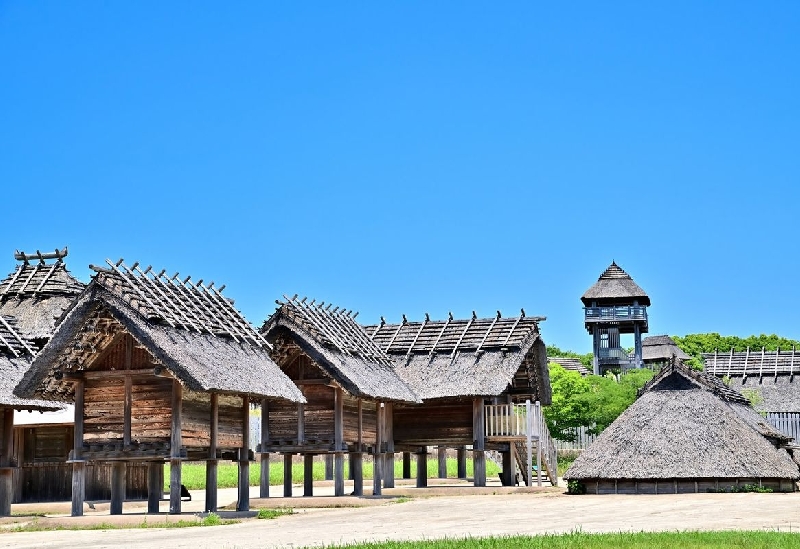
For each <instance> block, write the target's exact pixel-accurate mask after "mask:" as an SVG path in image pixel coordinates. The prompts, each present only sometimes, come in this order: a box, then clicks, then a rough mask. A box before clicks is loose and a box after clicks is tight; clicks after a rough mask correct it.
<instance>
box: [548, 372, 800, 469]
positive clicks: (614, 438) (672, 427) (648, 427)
mask: <svg viewBox="0 0 800 549" xmlns="http://www.w3.org/2000/svg"><path fill="white" fill-rule="evenodd" d="M720 385H721V386H722V387H724V384H722V383H721V382H720V381H719V380H717V379H716V378H714V377H713V376H708V375H705V374H703V373H701V372H694V371H691V370H689V369H688V368H685V367H683V366H680V365H674V366H673V365H669V366H665V367H664V368H662V370H661V372H659V374H657V375H656V377H654V378H653V379H652V380H651V381H650V382H649V383H648V384H647V385H646V386H645V387H644V388H643V392H642V393H641V394H640V396H639V398H638V399H637V400H636V402H634V403H633V404H632V405H631V406H630V407H629V408H628V409H627V410H626V411H625V412H623V413H622V415H620V416H619V417H618V418H617V419H616V420H615V421H614V422H613V423H612V424H611V425H610V426H609V427H608V428H606V429H605V430H604V431H603V432H602V433H601V434H600V436H599V437H598V438H597V440H596V441H595V442H594V443H593V444H592V445H591V446H590V447H589V448H587V449H586V450H585V451H584V452H583V453H582V454H581V456H580V457H579V458H578V459H576V460H575V462H574V463H573V464H572V466H571V467H570V468H569V469H568V470H567V472H566V473H565V474H564V478H565V479H567V480H584V479H617V480H619V479H699V478H706V479H707V478H716V479H724V478H784V479H797V478H800V471H799V470H798V466H797V464H796V463H795V462H794V461H793V460H792V458H791V457H790V456H789V454H788V452H787V451H786V450H784V449H781V448H778V447H777V446H778V445H779V444H781V443H783V442H786V441H787V440H788V437H786V436H785V435H782V434H781V433H778V432H777V431H776V430H775V429H774V428H772V426H770V425H769V424H768V423H766V421H765V420H764V418H762V417H761V416H760V415H758V414H757V413H756V412H755V411H754V410H753V409H752V408H751V407H750V406H749V405H748V404H747V401H746V399H745V398H744V397H742V396H741V395H740V394H738V393H737V392H736V391H733V390H731V389H728V388H727V387H725V388H724V389H723V388H722V387H720Z"/></svg>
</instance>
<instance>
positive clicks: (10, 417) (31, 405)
mask: <svg viewBox="0 0 800 549" xmlns="http://www.w3.org/2000/svg"><path fill="white" fill-rule="evenodd" d="M35 354H36V351H35V350H34V346H33V342H32V341H28V340H26V339H25V338H23V337H22V336H21V335H20V334H19V333H18V332H17V330H16V319H15V318H14V317H12V316H3V315H0V516H9V515H10V514H11V503H12V500H13V499H14V494H15V492H16V490H15V483H14V480H15V478H14V477H16V478H17V480H18V479H19V477H20V476H21V475H20V470H19V465H20V463H19V459H18V458H17V456H16V455H15V453H14V410H38V411H47V410H57V409H58V405H57V404H54V403H52V402H44V401H40V400H31V399H22V398H18V397H16V396H14V394H13V389H14V386H15V385H16V384H17V383H18V382H19V380H20V379H22V376H23V375H24V374H25V372H26V371H27V370H28V368H29V367H30V364H31V361H32V360H33V357H34V355H35Z"/></svg>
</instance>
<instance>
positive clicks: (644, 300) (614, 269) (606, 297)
mask: <svg viewBox="0 0 800 549" xmlns="http://www.w3.org/2000/svg"><path fill="white" fill-rule="evenodd" d="M581 301H583V304H584V305H586V306H587V307H590V306H592V302H593V301H594V302H604V303H607V304H619V305H630V304H632V303H633V302H634V301H637V302H638V303H639V305H644V306H647V307H649V306H650V298H649V297H648V296H647V293H645V291H644V290H643V289H642V288H641V287H639V285H638V284H636V282H634V281H633V279H632V278H631V277H630V275H629V274H628V273H626V272H625V271H624V270H622V268H621V267H619V266H618V265H617V264H616V263H615V262H613V261H612V262H611V265H609V266H608V268H607V269H606V270H605V271H603V274H601V275H600V278H598V279H597V282H595V283H594V284H593V285H592V287H591V288H589V289H588V290H586V292H585V293H584V294H583V296H582V297H581Z"/></svg>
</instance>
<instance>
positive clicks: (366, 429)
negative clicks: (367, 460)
mask: <svg viewBox="0 0 800 549" xmlns="http://www.w3.org/2000/svg"><path fill="white" fill-rule="evenodd" d="M361 417H362V420H363V432H362V440H363V442H364V444H366V445H369V446H372V445H373V444H375V433H376V431H377V427H376V426H377V423H376V422H377V417H378V414H377V403H375V402H370V401H366V400H365V401H364V402H363V404H362V407H361ZM344 441H345V442H346V443H347V444H357V443H358V399H357V398H354V397H352V396H350V395H345V397H344Z"/></svg>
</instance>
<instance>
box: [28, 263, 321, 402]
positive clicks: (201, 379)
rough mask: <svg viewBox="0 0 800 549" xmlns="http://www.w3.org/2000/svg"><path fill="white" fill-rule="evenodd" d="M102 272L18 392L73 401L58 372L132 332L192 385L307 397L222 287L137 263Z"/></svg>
mask: <svg viewBox="0 0 800 549" xmlns="http://www.w3.org/2000/svg"><path fill="white" fill-rule="evenodd" d="M109 265H110V267H111V268H110V269H101V268H99V267H92V268H93V269H94V270H95V271H97V274H96V275H95V276H94V278H93V280H92V282H91V283H90V284H89V286H88V287H87V288H86V289H85V290H84V292H83V293H82V294H81V296H80V297H79V298H78V299H77V300H76V301H75V302H74V304H73V306H72V308H71V309H70V310H69V311H68V312H67V314H66V315H65V317H64V320H63V322H62V323H61V324H60V325H59V327H58V328H57V330H56V332H55V334H54V335H53V337H52V339H51V340H50V342H49V343H48V344H47V345H46V346H45V347H44V349H42V351H41V353H40V354H39V355H38V356H37V357H36V359H35V360H34V362H33V364H32V366H31V369H30V371H29V372H28V374H26V375H25V377H24V379H23V380H22V382H21V383H20V384H19V385H18V387H17V394H18V395H21V396H25V397H31V396H34V395H37V396H43V397H46V398H52V399H55V400H71V398H72V394H71V388H70V387H69V384H64V383H61V381H60V376H59V375H58V372H65V371H76V370H82V369H91V367H92V362H93V360H95V359H96V358H97V357H98V356H100V354H101V351H102V349H104V348H106V347H107V346H108V345H110V344H111V343H112V342H113V341H114V339H115V337H116V336H117V335H119V334H121V333H122V332H129V333H130V334H131V335H132V336H133V338H134V339H135V340H136V341H137V343H138V344H139V345H141V346H142V347H144V348H145V349H146V350H147V351H148V352H149V353H150V354H151V355H152V356H153V358H154V360H155V361H157V362H158V363H160V364H162V365H163V366H164V368H166V369H167V370H169V371H170V372H171V373H172V374H173V375H174V376H175V377H176V378H177V379H179V380H180V381H181V382H182V383H183V384H184V385H185V386H186V387H187V388H188V389H190V390H193V391H213V392H218V393H229V394H249V395H251V396H255V397H275V398H283V399H287V400H291V401H295V402H304V401H305V399H304V398H303V396H302V394H301V392H300V391H299V389H298V388H297V387H296V386H295V385H294V383H292V381H291V380H290V379H289V378H288V377H286V376H285V375H284V374H283V372H281V370H280V368H278V366H277V365H276V364H275V363H274V362H273V361H272V359H271V358H270V357H269V344H268V343H267V342H266V341H265V340H264V339H263V338H262V337H261V335H260V334H259V333H258V332H257V331H256V330H255V329H254V328H253V327H252V326H251V325H250V324H249V323H248V322H247V320H245V319H244V317H243V316H242V315H241V313H239V311H237V310H236V308H235V307H234V306H233V302H232V301H230V300H228V299H227V298H225V297H223V296H222V294H221V290H222V288H214V286H213V283H212V284H210V285H208V286H206V285H203V284H202V281H200V282H197V283H191V282H190V279H189V278H187V279H185V280H183V281H182V280H180V279H179V278H178V277H177V275H175V276H173V277H171V278H170V277H167V276H165V275H164V271H161V272H160V273H158V274H156V272H155V271H153V270H151V269H150V268H149V267H148V268H147V269H145V270H141V269H139V268H138V263H136V264H134V265H133V266H132V267H131V268H128V267H126V266H125V265H124V264H123V263H122V260H120V261H119V262H118V263H116V264H112V263H111V262H109Z"/></svg>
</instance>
